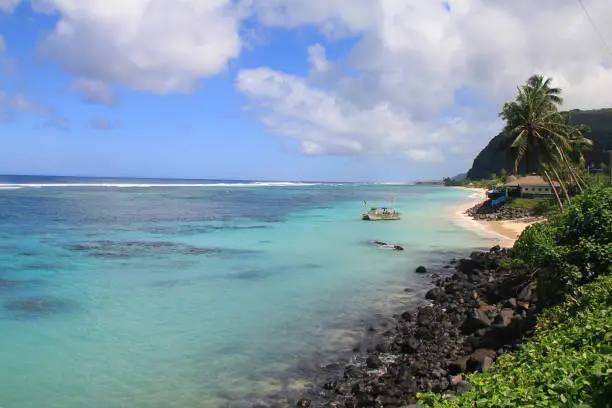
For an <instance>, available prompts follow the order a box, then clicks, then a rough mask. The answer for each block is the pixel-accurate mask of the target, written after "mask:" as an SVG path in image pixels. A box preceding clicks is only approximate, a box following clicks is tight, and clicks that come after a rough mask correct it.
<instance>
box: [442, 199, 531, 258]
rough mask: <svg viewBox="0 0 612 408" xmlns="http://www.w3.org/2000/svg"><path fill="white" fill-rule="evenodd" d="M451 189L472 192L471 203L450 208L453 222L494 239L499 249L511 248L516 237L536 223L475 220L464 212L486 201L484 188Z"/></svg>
mask: <svg viewBox="0 0 612 408" xmlns="http://www.w3.org/2000/svg"><path fill="white" fill-rule="evenodd" d="M452 188H460V189H464V190H465V189H467V190H470V191H473V192H474V194H472V195H471V196H470V198H473V200H472V201H470V202H466V203H462V204H460V205H459V206H454V207H452V211H453V213H454V221H455V222H456V223H457V224H459V225H460V226H462V227H463V228H466V229H469V230H471V231H473V232H475V233H477V234H479V235H481V236H484V237H487V238H491V239H495V240H496V242H495V244H496V245H499V246H501V247H504V248H511V247H512V246H513V245H514V242H516V240H517V239H518V237H519V236H520V235H521V233H522V232H523V231H524V230H525V229H526V228H527V227H528V226H530V225H532V224H534V223H536V222H538V221H533V220H521V219H517V220H502V221H489V220H475V219H474V218H472V217H471V216H470V215H469V214H467V213H466V212H467V210H469V209H470V208H472V207H474V206H475V205H477V204H480V203H482V202H484V201H485V200H486V196H485V194H486V191H487V190H486V189H484V188H473V187H452Z"/></svg>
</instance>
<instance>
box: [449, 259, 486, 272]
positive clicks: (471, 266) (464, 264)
mask: <svg viewBox="0 0 612 408" xmlns="http://www.w3.org/2000/svg"><path fill="white" fill-rule="evenodd" d="M483 267H484V265H482V264H481V263H480V262H477V261H475V260H473V259H460V260H459V263H458V264H457V266H456V269H457V270H458V271H459V272H463V273H472V272H473V271H475V270H478V269H480V268H483Z"/></svg>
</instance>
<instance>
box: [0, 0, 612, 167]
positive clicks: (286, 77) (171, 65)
mask: <svg viewBox="0 0 612 408" xmlns="http://www.w3.org/2000/svg"><path fill="white" fill-rule="evenodd" d="M17 3H18V1H17V0H0V10H3V11H9V12H10V11H11V10H13V9H14V8H15V6H16V5H17ZM584 4H585V5H586V7H587V8H588V9H589V11H590V13H591V15H592V16H594V19H595V23H596V24H597V25H598V27H599V29H600V31H601V32H602V35H603V37H604V38H606V39H608V41H609V42H610V43H612V25H611V24H608V22H609V21H612V4H611V3H610V2H609V0H584ZM32 5H33V7H34V9H35V10H37V11H39V12H41V13H50V14H55V15H57V16H58V22H57V24H56V25H55V27H54V29H53V30H52V31H51V33H50V34H49V35H47V36H46V37H45V38H44V40H42V42H41V44H40V50H41V53H42V55H43V56H44V57H45V58H47V59H49V60H51V61H55V62H57V63H58V64H59V65H60V66H61V67H63V68H64V69H65V70H66V71H67V72H69V73H71V74H72V75H74V76H75V77H76V78H80V79H77V81H76V82H75V83H74V84H73V85H72V87H71V90H72V91H74V92H78V93H80V94H81V95H82V98H83V100H84V101H86V102H88V103H100V104H106V105H112V104H114V103H116V99H115V97H114V94H113V93H112V92H111V90H110V88H109V87H110V86H114V85H120V86H124V87H127V88H130V89H133V90H137V91H142V92H153V93H168V92H193V91H194V90H196V89H197V87H198V84H199V83H200V81H202V80H204V79H206V78H210V77H212V76H214V75H217V74H219V73H221V72H223V71H225V70H226V69H227V67H228V64H229V63H230V62H231V61H232V60H235V59H237V58H238V57H239V56H240V54H241V51H242V50H243V48H244V46H245V42H246V39H245V38H244V36H243V38H241V33H242V31H241V30H242V28H243V27H244V26H245V24H248V25H250V26H253V25H255V26H256V27H258V29H261V30H266V29H272V28H274V29H280V30H292V29H298V28H304V27H307V28H310V29H313V28H314V29H316V30H318V31H320V32H321V33H322V34H323V35H324V36H325V38H326V41H325V42H324V44H316V43H313V44H307V46H306V47H305V48H307V49H305V52H304V63H305V64H308V67H309V70H308V75H305V76H296V75H294V74H290V73H286V72H281V71H278V70H274V69H272V68H271V67H268V66H266V65H265V63H263V64H262V66H259V67H249V68H245V69H241V70H239V71H238V72H237V74H236V79H235V86H236V89H237V90H238V91H239V92H240V93H242V94H243V95H244V96H245V98H246V100H247V103H248V106H249V107H250V108H251V109H254V110H255V112H256V114H257V115H258V116H259V117H260V118H261V120H262V122H263V123H264V124H265V125H266V126H267V127H268V128H269V129H270V130H271V131H272V132H274V133H277V134H279V135H282V136H285V137H289V138H293V139H295V140H297V141H298V142H299V143H300V146H301V147H302V150H303V151H304V152H305V153H308V154H339V155H361V154H374V155H395V156H399V157H405V158H407V159H409V160H412V161H418V162H439V161H442V160H445V158H446V159H447V158H449V157H453V158H455V159H457V160H467V159H468V158H471V157H473V154H474V153H475V152H476V151H477V150H479V149H480V148H481V147H482V145H483V144H484V143H485V142H486V141H487V140H488V138H489V137H491V136H492V135H493V134H495V133H496V132H497V131H499V128H500V122H499V120H498V118H497V116H496V114H497V112H498V111H499V110H500V108H501V105H502V104H503V102H505V101H506V100H508V99H510V98H512V97H513V95H514V92H515V90H516V86H517V85H518V84H520V83H522V82H523V81H524V80H525V79H526V78H527V77H529V76H530V75H532V74H534V73H543V74H546V75H548V76H552V77H553V78H554V80H555V83H556V85H558V86H561V87H562V88H563V89H564V90H565V94H566V95H565V96H566V98H565V99H566V106H567V107H569V108H582V109H588V108H598V107H604V106H610V105H612V93H611V92H610V91H609V90H610V89H612V57H611V56H610V54H609V52H608V50H606V49H605V47H604V46H603V45H602V43H601V41H600V39H599V38H598V37H597V35H596V34H595V32H594V31H593V29H592V27H591V26H590V25H589V21H588V19H587V17H586V16H585V14H584V13H583V12H582V10H581V9H580V7H579V5H578V3H577V2H576V1H575V0H538V1H537V2H534V1H533V0H515V1H490V0H447V1H422V0H351V1H350V2H349V1H346V0H235V1H232V0H206V1H204V0H180V1H177V0H121V1H119V0H115V1H112V0H80V1H75V0H34V1H33V2H32ZM343 38H352V39H354V45H353V46H352V47H351V48H350V49H348V50H347V51H346V52H345V53H344V54H342V55H340V56H339V57H337V58H336V59H335V60H333V61H330V60H328V53H327V50H326V46H329V45H330V44H333V42H334V41H337V40H338V39H343Z"/></svg>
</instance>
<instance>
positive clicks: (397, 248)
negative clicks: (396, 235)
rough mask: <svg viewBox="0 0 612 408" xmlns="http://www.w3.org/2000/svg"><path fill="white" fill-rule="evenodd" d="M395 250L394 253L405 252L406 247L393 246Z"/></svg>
mask: <svg viewBox="0 0 612 408" xmlns="http://www.w3.org/2000/svg"><path fill="white" fill-rule="evenodd" d="M393 250H394V251H403V250H404V247H403V246H401V245H393Z"/></svg>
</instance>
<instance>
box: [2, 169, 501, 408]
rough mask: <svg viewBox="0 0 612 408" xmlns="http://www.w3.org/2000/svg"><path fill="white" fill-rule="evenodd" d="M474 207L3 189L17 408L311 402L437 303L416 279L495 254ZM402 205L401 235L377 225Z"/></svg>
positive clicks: (459, 199) (395, 192)
mask: <svg viewBox="0 0 612 408" xmlns="http://www.w3.org/2000/svg"><path fill="white" fill-rule="evenodd" d="M472 194H473V193H472V192H470V191H468V190H462V189H453V188H443V187H436V186H410V185H384V184H381V185H374V184H341V183H289V182H288V183H279V182H276V183H267V182H247V181H242V182H236V181H206V180H204V181H198V180H142V179H90V178H66V177H53V178H46V177H25V176H21V177H15V176H10V177H9V176H6V177H0V249H1V250H0V333H1V335H0V407H2V408H41V407H45V408H77V407H78V408H82V407H95V408H118V407H130V408H162V407H163V408H171V407H176V408H179V407H180V408H209V407H210V408H217V407H248V406H254V405H256V404H257V403H259V402H261V401H266V399H268V400H269V399H270V398H276V397H278V398H283V397H284V396H287V395H299V394H300V393H302V392H304V388H305V387H306V388H307V387H308V386H309V384H312V382H313V381H315V379H314V377H313V375H314V374H315V373H316V371H317V369H318V368H320V367H323V366H325V365H326V364H331V363H333V362H334V361H337V360H338V359H340V358H345V357H346V356H347V355H350V353H351V351H352V349H353V348H354V347H355V344H356V343H358V342H359V341H360V336H362V335H363V333H364V332H365V331H366V329H367V327H368V325H369V324H370V321H372V319H375V318H376V317H377V316H390V315H391V313H393V311H395V310H397V309H398V307H401V306H402V305H408V304H411V302H416V301H417V298H418V299H421V298H422V289H423V288H424V287H425V285H427V283H428V278H427V277H424V276H422V275H418V274H415V273H414V269H415V268H416V267H417V266H419V265H421V264H422V265H425V266H428V267H430V268H436V267H440V266H441V263H442V262H443V261H445V260H448V259H449V258H450V257H451V256H453V255H458V254H460V255H465V254H467V253H469V252H470V251H471V250H472V249H473V248H480V247H486V246H488V245H490V243H491V239H490V238H488V237H486V236H483V235H479V234H477V233H475V232H474V231H472V230H470V229H467V228H464V227H463V226H462V225H461V224H460V222H458V221H457V220H456V215H455V212H456V210H454V208H456V207H458V206H460V205H461V204H462V203H464V204H465V206H467V204H468V203H470V202H472V201H473V198H472V197H471V195H472ZM391 200H393V206H394V207H396V208H397V209H398V210H399V211H401V212H402V213H403V217H402V220H401V221H393V222H390V221H388V222H364V221H361V220H360V214H361V213H362V212H363V211H364V209H365V207H366V206H367V207H370V206H379V205H380V206H383V205H391V204H390V202H391ZM374 240H379V241H384V242H388V243H391V244H398V245H401V246H402V247H403V248H404V251H392V250H389V249H387V248H382V247H379V246H376V245H373V244H372V241H374ZM406 288H409V289H412V290H410V291H406V290H404V289H406ZM270 396H272V397H270Z"/></svg>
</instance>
